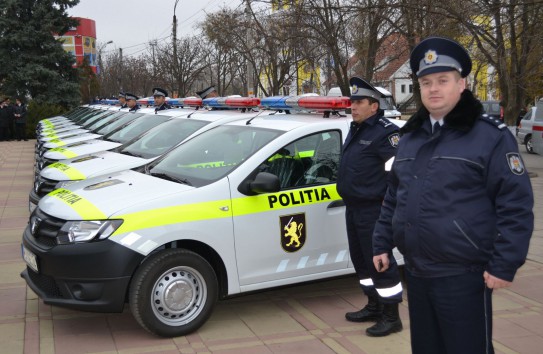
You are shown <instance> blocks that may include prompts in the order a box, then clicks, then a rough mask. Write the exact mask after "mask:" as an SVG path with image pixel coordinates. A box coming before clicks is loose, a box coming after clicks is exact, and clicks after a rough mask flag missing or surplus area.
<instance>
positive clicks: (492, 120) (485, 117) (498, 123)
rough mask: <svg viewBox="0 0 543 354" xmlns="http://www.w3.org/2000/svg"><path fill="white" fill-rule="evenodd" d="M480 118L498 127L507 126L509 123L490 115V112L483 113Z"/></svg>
mask: <svg viewBox="0 0 543 354" xmlns="http://www.w3.org/2000/svg"><path fill="white" fill-rule="evenodd" d="M479 119H481V120H482V121H484V122H487V123H488V124H490V125H492V126H494V127H496V128H498V129H503V128H506V127H507V125H506V124H505V123H504V122H502V121H501V120H499V119H496V118H492V117H490V116H489V115H488V114H482V115H481V116H480V117H479Z"/></svg>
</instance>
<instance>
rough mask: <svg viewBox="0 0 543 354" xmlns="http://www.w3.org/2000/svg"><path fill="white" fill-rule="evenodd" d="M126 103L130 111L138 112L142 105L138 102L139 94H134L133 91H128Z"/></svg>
mask: <svg viewBox="0 0 543 354" xmlns="http://www.w3.org/2000/svg"><path fill="white" fill-rule="evenodd" d="M125 97H126V105H127V107H128V108H130V109H129V110H128V112H136V111H137V110H138V109H140V105H139V104H138V96H136V95H134V94H132V93H128V92H127V93H126V94H125Z"/></svg>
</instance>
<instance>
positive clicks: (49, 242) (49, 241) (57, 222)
mask: <svg viewBox="0 0 543 354" xmlns="http://www.w3.org/2000/svg"><path fill="white" fill-rule="evenodd" d="M36 221H38V222H37V226H36V227H35V228H34V227H33V224H34V223H35V222H36ZM64 223H65V220H62V219H57V218H54V217H52V216H50V215H47V214H45V213H44V212H42V211H41V210H40V208H36V210H35V211H34V213H33V214H32V215H31V216H30V226H31V233H32V236H34V239H35V240H36V242H37V243H38V244H39V245H41V246H42V247H46V248H52V247H54V246H56V245H57V234H58V232H59V231H60V229H61V228H62V226H64Z"/></svg>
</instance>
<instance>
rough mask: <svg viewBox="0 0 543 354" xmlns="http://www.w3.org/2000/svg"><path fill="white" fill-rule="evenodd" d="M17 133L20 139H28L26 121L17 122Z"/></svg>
mask: <svg viewBox="0 0 543 354" xmlns="http://www.w3.org/2000/svg"><path fill="white" fill-rule="evenodd" d="M15 135H16V137H17V139H18V140H21V139H26V123H15Z"/></svg>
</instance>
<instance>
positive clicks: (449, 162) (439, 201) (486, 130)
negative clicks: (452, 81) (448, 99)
mask: <svg viewBox="0 0 543 354" xmlns="http://www.w3.org/2000/svg"><path fill="white" fill-rule="evenodd" d="M444 122H445V124H444V125H443V127H442V129H441V131H440V132H439V133H437V134H435V135H434V136H432V134H431V127H430V121H429V113H428V111H427V110H426V109H425V108H422V109H421V110H420V111H419V112H417V113H416V114H415V115H414V116H413V117H411V118H410V119H409V121H408V122H407V123H406V125H405V126H404V127H402V129H401V132H402V134H403V135H402V138H401V140H400V144H399V147H398V153H397V154H396V159H395V161H394V165H393V169H392V172H391V176H390V177H391V186H390V188H389V189H388V190H387V194H386V196H385V201H384V203H383V207H382V210H381V216H380V218H379V221H378V222H377V225H376V226H375V231H374V240H373V250H374V255H378V254H383V253H385V252H389V251H390V250H391V249H392V248H393V246H397V247H398V249H399V250H400V251H401V252H402V253H403V254H404V256H405V260H406V267H407V268H408V270H409V271H410V272H411V273H412V274H413V275H415V276H420V277H441V276H451V275H458V274H462V273H465V272H468V271H470V270H475V269H485V270H487V271H488V272H489V273H490V274H492V275H494V276H496V277H498V278H500V279H503V280H507V281H512V280H513V277H514V275H515V273H516V271H517V269H518V268H519V267H520V266H521V265H522V264H523V263H524V261H525V258H526V255H527V252H528V245H529V240H530V237H531V235H532V231H533V223H534V217H533V212H532V208H533V193H532V188H531V184H530V180H529V177H528V175H527V172H526V170H525V168H524V164H523V162H522V159H521V157H520V155H519V153H518V147H517V142H516V141H515V138H514V137H513V135H512V134H511V132H510V131H509V130H508V129H507V127H506V126H505V125H504V124H503V123H502V122H500V121H496V120H494V119H492V118H489V117H487V116H486V115H482V107H481V104H480V102H479V101H478V100H476V99H475V98H474V97H473V95H472V93H471V92H470V91H468V90H465V91H464V92H463V93H462V97H461V100H460V102H459V103H458V104H457V105H456V107H455V108H454V109H453V110H452V111H451V112H450V113H449V114H448V115H447V116H446V117H445V118H444Z"/></svg>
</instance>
